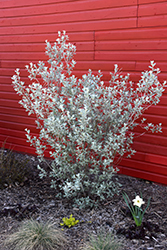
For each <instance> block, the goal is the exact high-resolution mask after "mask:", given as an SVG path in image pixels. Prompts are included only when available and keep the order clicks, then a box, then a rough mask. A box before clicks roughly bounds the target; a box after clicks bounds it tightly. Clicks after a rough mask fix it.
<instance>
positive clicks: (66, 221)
mask: <svg viewBox="0 0 167 250" xmlns="http://www.w3.org/2000/svg"><path fill="white" fill-rule="evenodd" d="M62 221H63V223H60V225H61V226H67V227H69V228H70V227H72V226H75V225H76V224H77V223H78V222H79V220H76V219H75V218H74V217H73V215H72V214H71V215H70V217H69V218H67V217H64V218H63V219H62Z"/></svg>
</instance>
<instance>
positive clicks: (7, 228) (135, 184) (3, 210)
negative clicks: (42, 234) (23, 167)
mask: <svg viewBox="0 0 167 250" xmlns="http://www.w3.org/2000/svg"><path fill="white" fill-rule="evenodd" d="M19 157H28V156H24V155H21V154H19ZM29 159H30V161H29V171H30V176H29V177H28V178H27V179H25V181H24V182H23V183H20V184H18V183H15V185H10V186H7V187H5V188H4V189H1V190H0V249H1V250H7V249H8V248H6V247H5V246H4V240H5V238H6V236H7V235H8V234H11V233H12V232H15V231H16V230H17V228H18V227H19V225H20V223H21V221H22V220H24V219H28V218H34V219H36V220H39V221H40V220H41V221H44V222H45V221H48V220H50V221H52V222H55V223H57V226H58V227H60V228H61V226H60V222H62V218H63V217H69V216H70V214H73V216H74V217H75V218H76V219H78V220H79V223H78V224H77V225H76V226H74V227H71V228H64V231H63V232H64V234H65V235H66V236H67V237H68V246H67V247H66V249H67V250H68V249H69V250H76V249H79V248H81V247H82V246H83V244H84V243H85V242H86V241H87V240H88V238H89V235H90V234H97V232H98V231H99V230H101V229H103V230H105V231H110V232H113V234H115V235H116V237H118V239H120V242H122V249H127V250H128V249H132V250H133V249H134V250H138V249H140V250H154V249H155V250H158V249H164V250H165V249H166V250H167V240H166V239H167V186H163V185H160V184H157V183H152V182H149V181H144V180H140V179H137V178H133V177H128V176H123V175H119V176H118V179H119V182H120V183H121V184H122V187H121V192H120V194H119V195H115V196H114V198H112V199H108V200H106V201H105V202H104V203H103V204H101V206H100V208H98V209H87V210H79V209H78V208H73V207H72V206H71V204H70V203H69V202H68V201H67V200H59V199H57V198H55V194H56V190H54V189H51V188H50V183H49V180H48V179H42V180H41V179H40V178H39V176H38V171H37V169H36V165H37V160H36V158H35V157H33V156H29ZM122 192H126V193H127V194H128V195H129V197H130V198H131V199H134V198H135V194H139V195H140V192H142V194H143V199H144V200H145V202H146V203H147V201H148V198H149V197H151V203H150V206H149V208H148V210H147V211H146V214H145V216H144V220H143V222H144V223H145V224H144V225H145V228H144V230H145V234H144V236H141V235H139V237H136V235H134V228H135V226H134V222H133V219H132V218H131V216H130V214H129V213H128V209H127V206H126V204H125V202H124V200H123V197H122ZM129 230H130V231H132V232H129ZM135 230H136V229H135Z"/></svg>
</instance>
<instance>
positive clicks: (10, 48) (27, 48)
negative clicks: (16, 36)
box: [0, 41, 94, 66]
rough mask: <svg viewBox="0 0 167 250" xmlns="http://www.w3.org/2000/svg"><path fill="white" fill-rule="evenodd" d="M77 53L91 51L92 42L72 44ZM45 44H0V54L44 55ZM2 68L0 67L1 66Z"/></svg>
mask: <svg viewBox="0 0 167 250" xmlns="http://www.w3.org/2000/svg"><path fill="white" fill-rule="evenodd" d="M73 44H75V46H76V47H77V51H91V50H93V49H94V42H93V41H91V42H74V43H73ZM45 47H46V44H45V43H41V44H19V43H18V44H7V45H6V44H0V52H5V53H7V52H16V51H17V52H42V53H43V54H44V51H45ZM1 66H2V65H1Z"/></svg>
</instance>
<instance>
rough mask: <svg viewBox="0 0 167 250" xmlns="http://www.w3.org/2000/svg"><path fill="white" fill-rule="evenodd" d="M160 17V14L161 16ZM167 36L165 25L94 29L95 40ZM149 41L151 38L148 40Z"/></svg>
mask: <svg viewBox="0 0 167 250" xmlns="http://www.w3.org/2000/svg"><path fill="white" fill-rule="evenodd" d="M161 17H162V16H161ZM157 38H159V39H160V38H167V27H163V28H162V27H158V28H157V27H154V28H151V29H150V28H137V29H128V27H127V28H126V29H122V30H108V31H104V30H103V31H96V32H95V40H96V41H105V40H110V41H112V40H121V41H124V40H130V39H135V40H136V39H140V40H141V39H157ZM150 41H151V40H150Z"/></svg>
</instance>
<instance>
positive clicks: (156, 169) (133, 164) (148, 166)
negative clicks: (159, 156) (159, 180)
mask: <svg viewBox="0 0 167 250" xmlns="http://www.w3.org/2000/svg"><path fill="white" fill-rule="evenodd" d="M121 166H125V167H130V168H134V169H137V170H143V171H147V172H152V173H154V174H163V175H165V176H166V177H167V167H166V166H161V165H157V164H152V163H148V162H147V163H143V162H142V164H141V162H140V161H135V160H132V159H131V160H128V159H123V160H122V161H121Z"/></svg>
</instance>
